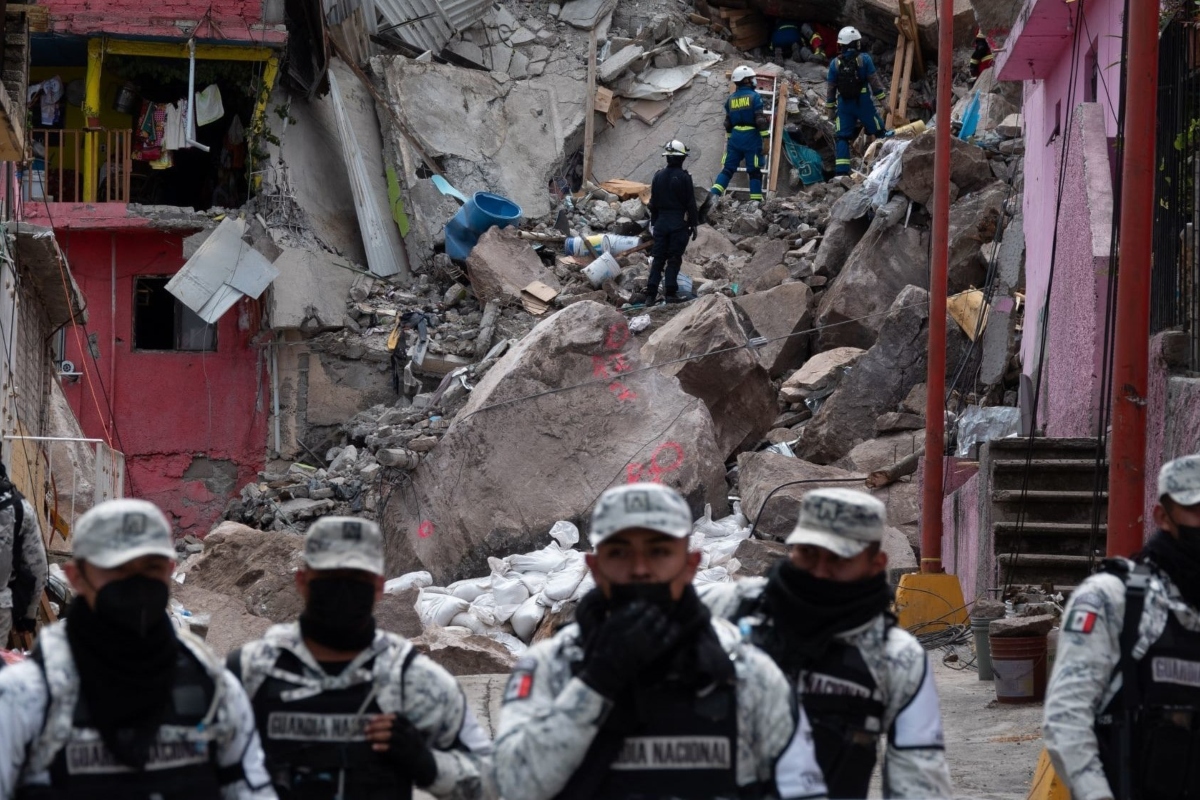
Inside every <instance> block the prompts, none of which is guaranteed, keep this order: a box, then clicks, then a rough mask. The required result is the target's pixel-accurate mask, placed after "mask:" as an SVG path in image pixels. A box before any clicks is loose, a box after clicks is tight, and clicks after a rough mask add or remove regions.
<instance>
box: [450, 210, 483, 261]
mask: <svg viewBox="0 0 1200 800" xmlns="http://www.w3.org/2000/svg"><path fill="white" fill-rule="evenodd" d="M462 216H463V213H462V209H459V211H458V213H457V214H455V215H454V217H453V218H452V219H451V220H450V221H449V222H447V223H446V255H448V256H450V257H451V258H453V259H454V260H455V261H466V259H467V256H469V255H470V254H471V250H472V249H473V248H474V247H475V245H476V244H477V243H478V242H479V236H480V234H478V233H476V232H475V231H473V230H471V229H470V228H468V227H467V226H466V225H465V224H463V221H462V220H461V219H460V217H462Z"/></svg>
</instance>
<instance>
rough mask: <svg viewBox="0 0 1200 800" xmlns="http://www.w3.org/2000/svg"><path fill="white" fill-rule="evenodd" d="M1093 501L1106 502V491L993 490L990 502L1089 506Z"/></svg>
mask: <svg viewBox="0 0 1200 800" xmlns="http://www.w3.org/2000/svg"><path fill="white" fill-rule="evenodd" d="M1094 500H1101V501H1103V502H1108V490H1107V489H1106V490H1105V491H1103V492H1100V493H1099V494H1093V493H1092V492H1091V491H1087V490H1071V491H1058V490H1054V489H1048V490H1046V489H1030V490H1029V491H1028V492H1022V491H1021V490H1020V489H993V490H992V501H993V502H996V503H1020V502H1022V501H1024V502H1026V503H1082V504H1086V505H1088V506H1091V504H1092V502H1093V501H1094Z"/></svg>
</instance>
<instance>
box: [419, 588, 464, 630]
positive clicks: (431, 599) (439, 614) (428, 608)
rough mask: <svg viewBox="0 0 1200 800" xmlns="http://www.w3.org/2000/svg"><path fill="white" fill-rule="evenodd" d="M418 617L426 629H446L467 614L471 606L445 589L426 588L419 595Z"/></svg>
mask: <svg viewBox="0 0 1200 800" xmlns="http://www.w3.org/2000/svg"><path fill="white" fill-rule="evenodd" d="M416 605H417V616H418V617H419V618H420V620H421V624H422V625H424V626H425V627H426V628H428V627H430V626H434V625H436V626H439V627H443V628H444V627H446V626H447V625H449V624H450V623H451V621H452V620H453V619H454V618H455V617H456V616H458V615H459V614H463V613H465V612H466V610H467V609H468V608H470V607H471V604H470V603H468V602H467V601H466V600H463V599H462V598H461V597H455V596H454V595H452V594H448V593H447V592H446V590H445V589H437V588H435V587H426V588H424V589H422V590H421V593H420V594H419V595H417V604H416Z"/></svg>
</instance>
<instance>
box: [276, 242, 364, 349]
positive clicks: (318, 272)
mask: <svg viewBox="0 0 1200 800" xmlns="http://www.w3.org/2000/svg"><path fill="white" fill-rule="evenodd" d="M273 266H274V267H275V268H276V269H277V270H279V279H277V280H276V281H275V289H274V291H272V292H271V295H270V299H269V302H268V306H267V309H268V313H269V314H270V320H271V327H272V328H275V329H276V330H280V329H286V328H304V329H305V330H306V331H308V332H312V331H314V330H318V331H319V330H331V329H334V328H340V327H342V326H343V325H344V324H345V319H346V297H347V296H348V295H349V293H350V287H351V286H353V285H354V282H355V281H356V280H358V276H357V275H356V274H355V273H354V272H352V271H351V270H350V269H347V268H346V267H347V266H349V265H347V264H346V262H345V261H343V260H341V259H339V258H338V257H337V256H335V255H332V254H330V253H324V252H318V251H313V250H301V249H299V248H295V247H285V248H283V253H282V254H281V255H280V256H279V258H277V259H275V263H274V265H273Z"/></svg>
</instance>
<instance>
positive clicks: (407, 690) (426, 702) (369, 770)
mask: <svg viewBox="0 0 1200 800" xmlns="http://www.w3.org/2000/svg"><path fill="white" fill-rule="evenodd" d="M304 563H305V567H304V568H303V569H301V570H299V571H298V572H297V573H296V589H297V591H298V592H299V593H300V596H301V597H302V598H303V599H304V601H305V608H304V613H303V614H301V615H300V620H299V621H298V622H292V623H287V624H284V625H276V626H274V627H272V628H271V629H270V630H268V631H267V634H266V636H264V637H263V638H262V639H259V640H257V641H254V642H250V643H249V644H247V645H245V646H244V647H242V648H241V649H240V650H235V651H233V652H232V653H230V654H229V657H228V664H229V667H230V669H231V670H232V671H233V672H234V674H235V675H237V676H238V677H239V678H240V679H241V681H242V683H243V685H244V686H245V687H246V691H247V693H248V694H249V695H250V699H251V702H252V703H253V706H254V715H255V718H256V720H257V722H258V729H259V732H260V733H261V734H262V738H263V747H264V749H265V750H266V754H267V769H268V771H269V772H270V774H271V780H272V782H273V783H274V784H275V788H276V790H277V791H278V792H279V796H280V798H282V799H283V800H385V798H386V799H387V800H392V798H411V797H412V791H413V786H414V785H415V786H418V787H420V788H422V789H425V790H426V791H428V792H430V793H431V794H433V795H435V796H437V797H442V798H455V800H476V798H484V797H491V791H490V789H489V788H488V787H489V786H490V784H489V783H487V781H489V780H490V768H489V767H488V765H487V759H488V758H489V757H490V754H491V742H490V741H488V738H487V735H486V734H485V733H484V732H483V730H482V728H480V727H479V723H478V722H477V721H476V719H475V716H474V714H472V713H471V711H470V709H469V708H468V707H467V703H466V698H465V696H464V695H463V692H462V690H461V689H460V688H459V686H458V683H457V682H456V681H455V680H454V678H453V677H452V676H451V675H450V673H448V672H446V671H445V670H444V669H442V668H441V667H440V666H438V665H437V664H435V663H433V661H431V660H430V659H429V658H427V657H426V656H423V655H420V654H418V653H417V652H416V650H415V649H414V648H413V645H412V643H411V642H410V641H408V640H407V639H405V638H403V637H402V636H397V635H396V634H392V633H385V632H383V631H377V630H376V629H375V619H374V617H373V616H372V611H373V609H374V606H375V602H376V601H377V600H378V599H379V598H380V597H381V596H382V593H383V577H382V576H383V536H382V534H381V533H380V530H379V526H378V525H376V524H375V523H374V522H370V521H367V520H361V519H356V518H354V517H324V518H322V519H320V520H318V521H316V522H315V523H313V524H312V525H311V526H310V527H309V529H308V531H307V533H305V536H304Z"/></svg>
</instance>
